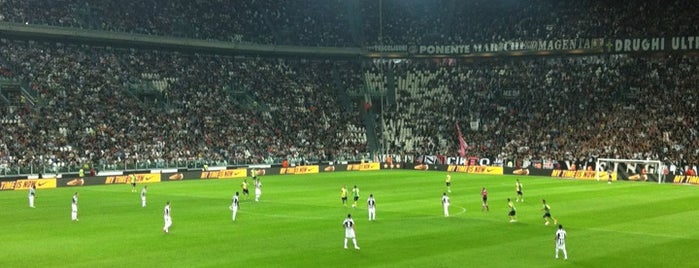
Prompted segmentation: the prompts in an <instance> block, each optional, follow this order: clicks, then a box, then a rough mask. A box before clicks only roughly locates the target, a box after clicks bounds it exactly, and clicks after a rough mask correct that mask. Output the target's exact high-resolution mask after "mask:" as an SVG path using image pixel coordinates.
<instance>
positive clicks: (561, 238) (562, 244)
mask: <svg viewBox="0 0 699 268" xmlns="http://www.w3.org/2000/svg"><path fill="white" fill-rule="evenodd" d="M567 236H568V234H567V233H566V230H564V229H563V225H558V231H556V236H555V238H554V239H555V240H556V259H558V251H559V250H562V251H563V259H564V260H567V259H568V251H566V237H567Z"/></svg>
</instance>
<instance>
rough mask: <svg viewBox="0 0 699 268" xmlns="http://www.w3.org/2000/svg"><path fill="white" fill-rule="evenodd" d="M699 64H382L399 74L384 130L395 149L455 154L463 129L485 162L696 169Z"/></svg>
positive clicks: (627, 59) (691, 59)
mask: <svg viewBox="0 0 699 268" xmlns="http://www.w3.org/2000/svg"><path fill="white" fill-rule="evenodd" d="M697 63H699V58H697V57H696V56H689V55H686V56H683V55H668V56H647V57H643V56H630V55H605V56H586V57H561V58H538V59H509V60H484V61H482V62H476V63H473V62H460V63H455V64H453V65H451V64H446V65H445V64H443V63H435V62H430V61H424V62H411V63H408V62H403V63H398V64H391V65H385V66H384V67H383V68H384V70H383V71H382V72H383V73H385V72H389V71H390V72H393V73H394V76H396V77H398V78H396V89H397V104H396V105H393V106H390V107H388V108H387V110H386V111H384V117H383V118H382V119H383V122H385V124H384V125H383V127H382V130H381V132H382V135H383V136H384V137H385V139H386V140H387V141H389V142H388V143H389V148H390V149H391V151H392V152H394V153H399V152H406V153H409V154H431V155H452V156H455V155H458V148H459V142H458V138H457V134H456V133H457V131H456V124H459V126H460V129H461V131H462V134H463V137H464V139H465V141H466V143H467V144H468V148H467V152H468V154H469V155H475V156H480V157H490V158H500V159H518V160H524V159H526V160H531V159H540V160H541V159H548V160H577V159H587V158H589V157H609V158H623V159H659V160H663V161H666V162H671V163H677V164H679V163H696V161H697V160H698V159H699V157H698V156H699V149H697V148H699V142H698V141H699V139H697V135H698V134H699V133H697V130H699V125H697V123H698V122H697V121H696V119H697V118H699V113H698V112H697V109H695V108H696V103H697V100H696V94H695V90H696V89H695V88H694V87H695V86H696V85H697V84H699V75H698V74H697V73H698V72H697V67H696V66H697ZM385 68H389V69H390V70H386V69H385ZM368 72H372V71H371V70H369V71H368ZM377 76H378V78H376V77H377ZM381 76H382V74H381V73H379V74H377V73H373V74H372V76H371V77H374V79H378V80H381ZM377 85H381V83H377ZM471 122H478V123H477V124H476V126H475V127H474V129H473V130H472V129H471Z"/></svg>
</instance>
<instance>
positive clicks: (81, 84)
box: [0, 39, 366, 169]
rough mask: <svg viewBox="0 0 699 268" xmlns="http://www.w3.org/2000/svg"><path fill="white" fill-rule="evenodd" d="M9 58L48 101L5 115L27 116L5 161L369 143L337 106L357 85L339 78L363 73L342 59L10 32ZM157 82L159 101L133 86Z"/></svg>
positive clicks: (298, 153)
mask: <svg viewBox="0 0 699 268" xmlns="http://www.w3.org/2000/svg"><path fill="white" fill-rule="evenodd" d="M0 58H2V62H7V64H8V65H10V66H3V67H4V68H8V69H11V70H12V72H11V78H12V79H16V80H18V81H27V82H29V84H30V85H31V88H32V89H31V90H33V91H36V92H38V95H40V98H41V99H42V100H44V102H43V103H44V104H43V105H36V106H35V107H34V108H33V112H31V113H29V114H25V115H21V116H20V115H16V114H1V115H0V118H17V119H18V122H16V123H13V124H1V125H0V128H1V129H0V131H2V132H3V135H2V138H1V139H0V150H1V151H2V155H0V157H2V158H1V160H0V161H2V163H0V164H3V165H4V166H5V167H8V166H9V167H16V166H29V165H34V166H51V167H58V168H62V167H77V166H79V165H82V164H83V163H88V162H89V163H93V164H94V165H95V166H97V167H98V168H99V169H105V168H123V167H124V165H127V166H128V167H131V166H139V167H140V166H149V167H151V166H172V165H180V164H181V163H185V162H188V161H210V163H218V164H235V163H262V162H271V161H276V162H279V161H280V160H279V159H283V158H293V159H302V160H306V161H308V160H315V161H319V160H337V159H342V158H344V157H350V156H352V155H353V154H355V153H357V152H364V151H365V150H366V145H365V144H366V140H365V139H363V140H360V139H352V138H351V137H353V134H354V133H356V132H357V129H361V128H362V126H361V123H360V121H359V119H358V115H355V114H352V113H347V112H345V111H343V110H341V105H339V104H338V100H337V99H338V97H337V92H340V91H342V90H345V89H343V88H337V87H342V86H347V87H355V85H352V83H353V82H352V81H341V79H344V76H339V75H332V74H331V73H330V72H332V71H333V70H339V69H342V70H343V72H352V71H353V70H352V69H350V68H343V63H342V62H327V61H313V60H301V59H277V58H245V57H235V58H234V57H228V56H219V55H202V54H184V53H177V52H163V51H156V50H140V49H116V48H98V47H91V46H86V45H81V46H78V45H66V44H55V43H39V42H33V41H30V42H26V41H16V40H6V39H4V40H2V43H1V46H0ZM347 64H348V65H354V63H351V62H348V63H347ZM155 81H157V82H158V83H153V82H155ZM154 84H157V85H158V86H153V87H150V88H151V90H155V91H156V92H157V93H158V94H160V96H161V98H159V99H158V98H156V99H143V98H141V95H139V94H138V93H137V92H136V91H133V90H132V89H133V88H135V87H136V86H144V85H146V86H145V87H148V86H147V85H154ZM236 92H237V93H236ZM238 93H239V94H238ZM236 94H237V95H236ZM237 98H245V100H246V101H245V102H242V101H241V100H239V99H237ZM248 102H249V103H248ZM3 113H5V111H3ZM27 133H32V134H31V135H26V134H27Z"/></svg>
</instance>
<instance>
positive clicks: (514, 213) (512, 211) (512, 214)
mask: <svg viewBox="0 0 699 268" xmlns="http://www.w3.org/2000/svg"><path fill="white" fill-rule="evenodd" d="M516 214H517V212H516V211H514V210H510V213H507V215H508V216H514V215H516Z"/></svg>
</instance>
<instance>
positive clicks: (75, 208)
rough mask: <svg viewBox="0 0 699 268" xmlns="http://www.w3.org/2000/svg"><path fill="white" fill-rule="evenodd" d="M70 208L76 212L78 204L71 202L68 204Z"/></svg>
mask: <svg viewBox="0 0 699 268" xmlns="http://www.w3.org/2000/svg"><path fill="white" fill-rule="evenodd" d="M70 207H71V209H73V212H78V205H76V204H72V205H70Z"/></svg>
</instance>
